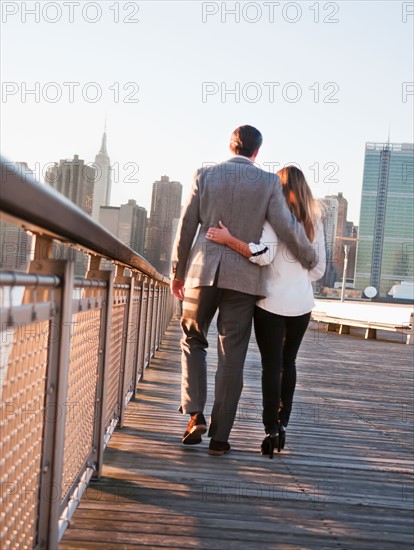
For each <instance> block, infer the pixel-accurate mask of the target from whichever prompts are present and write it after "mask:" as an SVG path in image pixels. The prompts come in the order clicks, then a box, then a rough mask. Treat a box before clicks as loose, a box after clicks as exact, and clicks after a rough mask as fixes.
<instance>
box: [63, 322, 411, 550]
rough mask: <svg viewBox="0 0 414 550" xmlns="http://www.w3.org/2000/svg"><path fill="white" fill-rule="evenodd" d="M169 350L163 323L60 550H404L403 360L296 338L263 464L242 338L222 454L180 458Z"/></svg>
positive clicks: (405, 351)
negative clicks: (289, 404)
mask: <svg viewBox="0 0 414 550" xmlns="http://www.w3.org/2000/svg"><path fill="white" fill-rule="evenodd" d="M179 338H180V331H179V326H178V322H177V321H173V322H172V323H171V325H170V327H169V329H168V331H167V334H166V336H165V338H164V341H163V343H162V346H161V348H160V350H159V351H158V352H157V354H156V357H155V358H154V359H153V360H152V363H151V367H150V368H149V369H147V370H146V372H145V380H144V381H142V382H141V384H140V387H139V392H138V398H137V400H136V401H134V402H132V403H130V405H129V407H128V414H127V419H126V423H125V427H124V428H123V429H120V430H117V431H116V432H115V433H114V435H113V437H112V439H111V440H110V443H109V447H108V449H107V450H106V452H105V466H104V472H103V474H104V475H103V477H102V478H101V480H99V481H98V482H94V483H92V485H91V486H90V487H89V488H88V490H87V491H86V494H85V495H84V497H83V499H82V502H81V504H80V507H79V509H78V510H77V511H76V513H75V516H74V519H73V521H72V525H71V527H70V528H69V529H68V530H67V532H66V534H65V536H64V538H63V541H62V542H61V544H60V547H59V548H60V549H62V550H63V549H70V548H78V549H88V548H106V549H112V548H113V549H118V550H121V549H127V548H134V547H135V548H139V547H146V548H156V547H162V548H201V549H213V548H220V549H221V548H237V549H248V548H249V549H256V548H261V549H268V548H269V549H270V548H281V549H293V548H298V549H299V548H301V549H303V548H315V549H324V548H326V549H328V548H335V549H358V550H359V549H365V548H370V549H375V550H377V549H396V548H397V549H398V548H411V547H412V544H413V542H414V539H413V527H414V524H413V519H412V511H413V486H412V474H413V454H412V440H413V357H412V347H411V346H404V345H402V344H401V343H394V342H381V341H364V340H361V339H358V338H355V337H349V336H335V335H331V334H330V335H329V336H327V335H326V334H325V333H321V332H318V331H316V330H312V329H310V330H308V332H307V334H306V337H305V341H304V344H303V346H302V349H301V351H300V356H299V359H298V373H299V374H298V387H297V392H296V404H295V411H294V414H293V417H292V420H291V424H290V425H289V432H288V438H287V447H286V449H285V450H284V451H283V452H282V453H280V454H278V455H276V456H275V458H274V459H273V460H270V459H269V458H267V457H262V456H261V455H260V453H259V447H260V442H261V440H262V437H263V431H262V425H261V407H260V390H259V388H260V364H259V355H258V352H257V349H256V344H255V342H254V339H253V338H252V343H251V346H250V350H249V354H248V358H247V362H246V368H245V385H244V390H243V395H242V399H241V401H240V406H239V411H238V415H237V419H236V423H235V426H234V428H233V431H232V434H231V440H230V442H231V444H232V452H231V453H230V454H228V455H225V456H223V457H211V456H209V455H208V454H207V448H208V438H204V440H203V443H202V444H201V445H197V446H193V447H185V446H183V445H181V436H182V433H183V431H184V429H185V425H186V422H187V417H183V416H182V415H180V414H179V413H178V412H177V407H178V405H179V395H180V364H179V360H180V351H179ZM214 340H215V338H214V335H212V337H211V338H210V341H211V348H210V350H209V363H210V365H211V367H210V375H209V384H210V385H209V398H210V400H209V402H208V404H207V411H206V412H207V414H208V413H209V412H210V411H211V404H212V403H211V398H212V394H213V380H214V378H213V377H214V371H215V358H216V350H215V342H214Z"/></svg>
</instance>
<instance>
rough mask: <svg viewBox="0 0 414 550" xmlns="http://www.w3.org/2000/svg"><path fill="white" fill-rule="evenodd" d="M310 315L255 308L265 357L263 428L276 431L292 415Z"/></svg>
mask: <svg viewBox="0 0 414 550" xmlns="http://www.w3.org/2000/svg"><path fill="white" fill-rule="evenodd" d="M310 315H311V314H310V312H309V313H305V314H304V315H299V316H297V317H286V316H283V315H276V314H275V313H270V312H269V311H266V310H264V309H262V308H260V307H256V308H255V313H254V330H255V333H256V341H257V345H258V346H259V350H260V354H261V356H262V396H263V425H264V428H265V431H266V433H270V432H271V431H274V430H275V428H276V427H277V424H278V421H280V422H281V423H282V424H283V425H284V426H287V424H288V422H289V417H290V413H291V412H292V403H293V394H294V393H295V386H296V355H297V353H298V350H299V346H300V344H301V342H302V339H303V336H304V334H305V332H306V329H307V326H308V324H309V320H310Z"/></svg>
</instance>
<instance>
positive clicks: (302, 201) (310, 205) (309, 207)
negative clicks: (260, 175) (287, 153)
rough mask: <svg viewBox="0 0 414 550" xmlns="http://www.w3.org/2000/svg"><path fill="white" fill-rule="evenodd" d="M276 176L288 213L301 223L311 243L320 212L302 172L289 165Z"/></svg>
mask: <svg viewBox="0 0 414 550" xmlns="http://www.w3.org/2000/svg"><path fill="white" fill-rule="evenodd" d="M277 175H278V176H279V178H280V184H281V186H282V189H283V193H284V195H285V198H286V202H287V204H288V206H289V209H290V211H291V212H292V214H293V215H294V216H295V218H296V219H297V220H298V221H299V222H301V223H302V225H303V227H304V229H305V233H306V236H307V237H308V239H309V240H310V241H311V242H313V240H314V238H315V230H316V224H317V222H318V220H319V218H320V216H321V210H320V207H319V203H318V201H317V200H315V199H314V198H313V195H312V191H311V189H310V187H309V185H308V184H307V182H306V178H305V176H304V175H303V172H302V171H301V170H299V168H297V167H296V166H293V165H290V166H285V168H282V170H279V172H278V173H277Z"/></svg>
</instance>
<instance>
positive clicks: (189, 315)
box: [171, 125, 325, 457]
mask: <svg viewBox="0 0 414 550" xmlns="http://www.w3.org/2000/svg"><path fill="white" fill-rule="evenodd" d="M261 145H262V135H261V134H260V132H259V131H258V130H257V129H256V128H253V127H252V126H247V125H246V126H240V127H239V128H237V129H236V130H235V131H234V132H233V134H232V136H231V140H230V151H231V153H232V154H233V157H232V158H230V160H228V161H226V162H223V163H221V164H219V165H215V166H206V167H203V168H200V169H199V170H197V172H196V173H195V175H194V179H193V184H192V188H191V192H190V194H189V197H188V200H187V203H186V205H185V207H184V209H183V212H182V215H181V219H180V223H179V227H178V231H177V236H176V239H175V243H174V248H173V258H172V260H173V273H172V281H171V287H172V292H173V294H174V295H175V296H176V297H177V298H179V299H180V300H183V312H182V318H181V327H182V330H183V337H182V340H181V348H182V387H181V407H180V411H181V412H182V413H183V414H189V415H190V420H189V422H188V425H187V429H186V431H185V433H184V436H183V443H184V444H186V445H195V444H197V443H201V436H202V435H203V434H204V433H205V432H206V431H207V425H206V420H205V418H204V414H203V413H204V408H205V404H206V398H207V363H206V349H207V347H208V341H207V333H208V329H209V326H210V324H211V322H212V320H213V317H214V315H215V314H216V312H217V310H218V317H217V331H218V366H217V371H216V376H215V393H214V404H213V409H212V412H211V419H210V426H209V432H208V436H209V437H210V438H211V439H210V445H209V451H208V452H209V454H211V455H223V454H225V453H226V452H228V451H229V450H230V444H229V443H228V439H229V435H230V432H231V429H232V426H233V423H234V419H235V416H236V411H237V405H238V402H239V399H240V395H241V391H242V388H243V367H244V361H245V357H246V353H247V347H248V343H249V339H250V334H251V326H252V320H253V317H254V326H255V333H256V340H257V344H258V346H259V350H260V353H261V358H262V397H263V425H264V429H265V434H266V436H265V438H264V440H263V443H262V445H261V452H262V454H265V455H269V456H270V457H273V450H274V448H275V447H277V449H278V450H280V449H281V448H283V447H284V442H285V437H286V427H287V424H288V421H289V416H290V412H291V409H292V401H293V394H294V390H295V385H296V366H295V360H296V355H297V352H298V349H299V346H300V343H301V340H302V338H303V335H304V333H305V331H306V328H307V325H308V323H309V319H310V311H311V309H312V307H313V305H314V301H313V291H312V286H311V281H312V280H317V279H319V278H320V277H321V276H322V275H323V272H324V269H325V246H324V236H323V229H322V224H321V219H320V218H321V213H320V210H319V207H318V203H317V201H315V200H314V199H313V197H312V193H311V190H310V188H309V186H308V185H307V183H306V180H305V177H304V176H303V174H302V172H301V171H300V170H299V169H298V168H296V167H294V166H289V167H287V168H284V169H283V170H281V171H280V172H278V174H272V173H270V172H266V171H264V170H261V169H260V168H259V167H258V166H257V165H255V164H254V162H255V159H256V157H257V155H258V153H259V149H260V147H261Z"/></svg>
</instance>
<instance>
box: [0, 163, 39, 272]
mask: <svg viewBox="0 0 414 550" xmlns="http://www.w3.org/2000/svg"><path fill="white" fill-rule="evenodd" d="M13 169H16V170H18V171H19V173H20V175H21V176H22V177H25V176H30V177H32V178H34V172H33V170H31V169H30V168H29V167H28V165H27V163H26V162H15V163H14V165H13ZM31 246H32V237H31V236H30V235H29V234H28V233H26V231H25V230H24V229H22V228H21V227H18V226H17V225H14V224H13V223H10V222H8V221H5V220H3V219H1V220H0V267H1V268H2V269H18V270H22V271H25V270H26V267H27V264H28V261H29V255H30V250H31Z"/></svg>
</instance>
